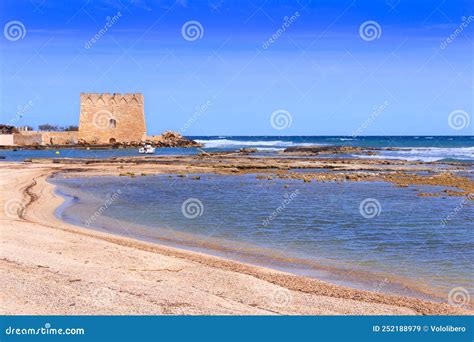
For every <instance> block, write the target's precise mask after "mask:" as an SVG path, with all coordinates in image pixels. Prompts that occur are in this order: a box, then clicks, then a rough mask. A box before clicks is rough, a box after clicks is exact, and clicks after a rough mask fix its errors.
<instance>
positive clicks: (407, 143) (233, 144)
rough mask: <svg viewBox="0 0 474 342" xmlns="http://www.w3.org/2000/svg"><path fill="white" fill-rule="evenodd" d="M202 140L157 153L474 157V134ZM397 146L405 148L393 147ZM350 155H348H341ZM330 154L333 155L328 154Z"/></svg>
mask: <svg viewBox="0 0 474 342" xmlns="http://www.w3.org/2000/svg"><path fill="white" fill-rule="evenodd" d="M188 138H190V139H193V140H196V141H198V142H200V143H202V144H203V148H202V149H196V148H160V149H157V151H156V155H189V154H198V153H200V152H202V150H205V151H207V152H221V151H235V150H238V149H241V148H256V149H257V153H258V155H270V156H272V155H276V154H278V152H280V151H283V150H284V149H285V148H287V147H290V146H311V145H321V146H325V145H326V146H327V145H337V146H361V147H376V148H387V150H383V151H380V152H379V153H378V154H377V155H372V156H364V155H361V156H358V157H362V158H380V159H402V160H409V161H424V162H431V161H459V162H472V161H474V136H473V135H470V136H356V137H354V136H189V137H188ZM390 148H398V149H402V150H395V151H393V150H390ZM137 155H139V154H138V150H137V149H136V148H133V149H110V150H85V149H60V150H23V149H17V150H14V151H12V150H2V151H0V158H2V159H0V161H1V160H4V161H22V160H25V159H29V158H112V157H128V156H137ZM338 156H339V157H348V156H347V155H338ZM349 156H350V155H349ZM327 157H331V156H330V155H328V156H327Z"/></svg>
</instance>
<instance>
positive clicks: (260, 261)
mask: <svg viewBox="0 0 474 342" xmlns="http://www.w3.org/2000/svg"><path fill="white" fill-rule="evenodd" d="M190 138H191V139H194V140H197V141H198V142H200V143H202V144H203V147H202V149H196V148H191V149H182V148H163V149H157V152H156V155H189V154H196V153H200V152H202V150H205V151H208V152H211V151H216V152H217V151H235V150H238V149H240V148H245V147H247V148H256V149H257V153H256V154H257V155H262V156H277V155H279V152H280V151H282V150H284V149H285V148H287V147H290V146H310V145H339V146H341V145H345V146H362V147H377V148H392V147H395V148H399V149H398V150H390V149H384V150H381V151H379V154H378V155H375V156H363V155H362V156H357V155H352V156H354V157H362V158H393V159H402V160H412V161H427V162H431V161H441V162H442V161H457V162H462V163H467V164H468V165H469V164H470V163H473V162H474V137H473V136H410V137H400V136H393V137H351V136H331V137H330V136H324V137H308V136H297V137H289V136H254V137H249V136H195V137H190ZM138 155H139V154H138V152H137V150H136V149H113V150H84V149H81V150H79V149H76V150H74V149H63V150H58V151H55V150H37V151H32V150H21V149H18V150H17V151H7V150H3V151H0V156H4V157H5V159H3V160H6V161H21V160H24V159H26V158H67V157H70V158H110V157H121V156H123V157H125V156H138ZM349 156H351V155H349ZM323 157H324V156H323ZM336 157H338V156H336ZM345 157H348V156H347V155H346V156H345ZM0 165H1V163H0ZM297 172H299V171H297ZM464 174H466V175H467V176H469V177H473V175H474V170H473V169H472V168H469V166H468V168H467V170H466V171H465V172H464ZM258 176H259V175H258V174H244V175H214V174H200V175H192V174H190V175H187V177H178V176H176V175H148V176H137V177H135V178H131V177H88V178H63V177H62V176H61V175H57V176H56V177H54V178H52V179H50V181H51V182H52V183H54V184H55V185H56V191H57V192H58V194H60V195H61V196H63V197H64V198H65V199H66V201H65V202H64V204H63V205H62V206H61V207H59V208H58V209H57V212H56V214H57V216H58V217H60V218H61V219H63V220H65V221H67V222H70V223H73V224H76V225H80V226H83V227H86V228H88V229H95V230H99V231H106V232H111V233H114V234H119V235H123V236H127V237H132V238H135V239H140V240H145V241H151V242H157V243H160V244H164V245H169V246H173V247H179V248H184V249H188V250H192V251H198V252H204V253H208V254H212V255H216V256H221V257H225V258H229V259H232V260H236V261H243V262H247V263H251V264H255V265H261V266H266V267H270V268H274V269H278V270H282V271H285V272H290V273H293V274H297V275H303V276H308V277H314V278H317V279H322V280H325V281H329V282H332V283H336V284H340V285H345V286H351V287H355V288H360V289H366V290H371V291H378V292H383V293H394V294H402V295H409V296H415V297H420V298H428V299H433V300H438V301H444V302H446V301H447V300H448V298H449V297H450V293H452V291H453V289H454V290H456V289H459V288H461V289H466V291H468V292H471V293H472V291H474V288H473V285H472V284H474V272H473V271H474V268H473V265H474V234H473V228H474V225H473V221H474V220H473V218H474V205H473V204H474V203H473V202H474V201H472V200H468V199H467V198H465V197H450V196H439V197H424V196H417V195H418V194H419V193H421V192H425V193H426V192H428V193H429V192H440V191H442V190H447V189H449V188H447V187H435V186H420V185H411V186H408V187H403V188H399V187H396V186H394V185H393V184H390V183H385V182H339V183H338V182H327V183H320V182H312V183H304V182H302V181H301V180H294V179H279V178H276V177H273V179H262V177H258ZM196 178H199V179H196Z"/></svg>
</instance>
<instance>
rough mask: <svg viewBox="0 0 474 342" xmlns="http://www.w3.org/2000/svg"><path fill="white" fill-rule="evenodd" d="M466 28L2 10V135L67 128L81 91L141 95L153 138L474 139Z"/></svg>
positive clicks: (385, 10)
mask: <svg viewBox="0 0 474 342" xmlns="http://www.w3.org/2000/svg"><path fill="white" fill-rule="evenodd" d="M114 16H115V17H114ZM472 16H474V1H471V0H450V1H447V0H446V1H443V0H382V1H378V0H371V1H368V0H359V1H352V0H350V1H346V0H339V1H334V0H332V1H330V0H321V1H308V0H298V1H270V0H268V1H265V0H255V1H245V0H244V1H237V0H235V1H227V0H213V1H185V0H183V1H177V2H174V1H159V0H135V1H132V0H128V1H127V0H97V1H87V0H68V1H60V0H2V1H1V5H0V18H1V25H2V27H3V28H4V32H3V36H2V37H0V38H1V39H0V41H1V45H0V53H1V56H0V67H1V70H0V72H1V90H0V92H1V98H0V115H1V119H0V123H6V124H8V123H14V124H15V125H27V124H29V125H33V126H37V125H39V124H42V123H51V124H58V125H69V124H77V123H78V119H79V93H80V92H110V93H114V92H122V93H125V92H142V93H143V94H144V96H145V113H146V119H147V125H148V131H149V133H152V134H159V133H161V132H163V131H164V130H168V129H173V130H181V131H183V132H184V134H186V135H350V134H352V133H353V132H354V131H355V130H358V129H361V128H363V129H362V130H361V132H360V133H361V135H422V134H425V135H450V134H464V135H471V134H473V131H474V129H473V127H474V122H472V121H474V120H473V118H472V113H473V112H474V110H473V109H474V107H473V102H474V100H473V98H474V91H473V80H474V76H473V60H474V58H473V57H474V44H473V42H474V38H473V37H474V35H473V32H474V17H472ZM190 21H194V22H197V23H191V24H190V25H191V26H190V30H189V31H186V30H185V29H184V30H183V26H184V28H185V27H186V25H185V24H186V23H188V22H190ZM12 22H13V23H12ZM18 22H19V23H18ZM107 22H109V25H108V26H107V25H106V23H107ZM285 23H287V24H286V25H285ZM463 23H464V25H463ZM19 24H21V25H22V26H23V27H24V29H23V27H22V26H21V25H19ZM188 24H189V23H188ZM15 25H16V27H15ZM193 25H194V28H197V31H193V30H192V29H193ZM11 26H13V27H11ZM364 27H366V28H367V30H364ZM15 28H17V29H18V30H17V31H16V32H15V30H14V29H15ZM105 28H106V29H105ZM201 28H202V29H201ZM371 29H372V30H371ZM18 33H19V34H18ZM193 33H197V35H193ZM95 36H96V37H98V39H95V41H92V39H93V38H94V37H95ZM272 36H273V38H274V39H272V40H271V41H270V39H271V38H272ZM450 36H451V38H452V39H450V41H449V42H448V41H447V39H448V38H449V37H450ZM453 37H454V38H453ZM277 110H284V111H286V112H288V113H289V115H290V116H291V125H290V126H288V125H287V126H288V127H286V128H285V129H282V130H277V129H275V128H274V125H272V122H271V116H272V113H273V112H275V111H277ZM453 111H462V112H463V113H467V115H468V120H470V121H471V123H470V125H469V126H466V125H465V127H464V126H463V128H462V129H457V130H456V129H453V128H452V127H451V126H452V125H449V122H448V117H449V115H450V113H452V112H453Z"/></svg>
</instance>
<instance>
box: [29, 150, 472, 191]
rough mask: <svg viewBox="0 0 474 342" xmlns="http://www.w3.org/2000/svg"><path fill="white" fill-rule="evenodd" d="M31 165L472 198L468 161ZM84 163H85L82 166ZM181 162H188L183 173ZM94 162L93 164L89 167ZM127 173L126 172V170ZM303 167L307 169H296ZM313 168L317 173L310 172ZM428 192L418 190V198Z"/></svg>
mask: <svg viewBox="0 0 474 342" xmlns="http://www.w3.org/2000/svg"><path fill="white" fill-rule="evenodd" d="M25 162H29V163H33V164H40V165H45V164H63V165H64V166H66V169H65V171H66V172H69V171H68V170H70V171H71V173H72V174H74V173H75V172H80V173H81V176H85V175H91V176H95V175H98V174H99V175H103V174H107V175H122V176H123V175H128V176H136V175H141V174H145V175H151V174H158V173H164V172H165V171H166V172H170V173H173V172H176V173H179V174H182V175H186V174H193V173H217V174H249V173H254V174H257V177H259V178H260V179H273V178H275V177H277V178H283V179H290V178H291V179H295V180H301V181H303V182H306V183H311V182H362V181H363V182H381V181H382V182H388V183H392V184H394V185H395V186H397V187H408V186H417V185H428V186H430V185H431V186H440V187H444V189H442V190H440V191H434V192H432V193H429V194H428V196H466V197H467V198H468V199H473V196H472V194H473V193H474V180H473V178H472V177H467V176H465V175H460V174H459V172H468V171H469V170H470V169H471V168H472V164H463V163H454V162H453V163H439V162H430V163H423V162H410V161H402V160H383V159H357V158H311V159H308V158H304V157H297V156H295V157H292V158H281V157H280V158H278V157H258V156H248V153H247V152H235V153H227V154H221V153H219V154H212V153H201V154H199V155H186V156H146V157H141V156H137V157H116V158H110V159H81V158H54V159H29V160H26V161H25ZM86 165H87V167H85V166H86ZM182 165H186V169H185V170H186V171H185V172H183V169H182V168H181V166H182ZM89 166H93V167H89ZM125 169H126V170H127V173H126V174H124V170H125ZM297 170H305V172H296V171H297ZM312 170H314V171H316V170H317V172H312ZM426 195H427V194H424V193H420V194H419V196H426Z"/></svg>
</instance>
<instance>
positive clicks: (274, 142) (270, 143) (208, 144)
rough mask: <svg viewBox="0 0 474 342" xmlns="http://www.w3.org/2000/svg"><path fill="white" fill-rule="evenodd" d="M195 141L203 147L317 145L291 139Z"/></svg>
mask: <svg viewBox="0 0 474 342" xmlns="http://www.w3.org/2000/svg"><path fill="white" fill-rule="evenodd" d="M196 142H198V143H200V144H203V145H204V147H205V148H225V147H228V148H230V147H235V148H237V147H240V146H248V147H257V148H258V147H261V146H274V147H281V148H285V147H289V146H312V145H317V144H314V143H293V142H291V141H281V140H270V141H264V140H262V141H249V140H246V141H242V140H229V139H214V140H199V139H198V140H196Z"/></svg>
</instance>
